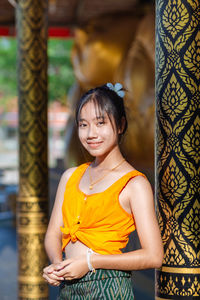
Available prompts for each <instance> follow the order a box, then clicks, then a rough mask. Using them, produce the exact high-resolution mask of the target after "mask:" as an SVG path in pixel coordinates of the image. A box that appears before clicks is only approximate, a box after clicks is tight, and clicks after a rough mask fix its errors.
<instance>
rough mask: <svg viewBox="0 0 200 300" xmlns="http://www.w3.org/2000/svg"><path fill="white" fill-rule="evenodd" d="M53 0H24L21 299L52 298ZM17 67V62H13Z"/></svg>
mask: <svg viewBox="0 0 200 300" xmlns="http://www.w3.org/2000/svg"><path fill="white" fill-rule="evenodd" d="M47 6H48V4H47V0H42V1H41V0H18V1H17V8H16V21H17V39H18V72H17V78H18V95H19V172H20V179H19V195H18V203H17V230H18V250H19V271H18V283H19V295H18V299H23V300H25V299H26V300H28V299H29V300H31V299H35V300H38V299H40V300H42V299H48V286H47V284H46V283H45V282H44V280H43V278H42V269H43V267H44V266H45V265H47V257H46V254H45V250H44V235H45V232H46V228H47V222H48V220H47V214H48V204H47V203H48V165H47ZM13 67H14V66H13Z"/></svg>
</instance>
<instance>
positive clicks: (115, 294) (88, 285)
mask: <svg viewBox="0 0 200 300" xmlns="http://www.w3.org/2000/svg"><path fill="white" fill-rule="evenodd" d="M57 300H134V295H133V290H132V282H131V273H130V272H128V271H118V270H104V269H98V270H96V272H95V273H87V274H86V275H85V276H84V277H82V278H80V279H76V280H65V281H63V282H62V283H61V285H60V290H59V296H58V298H57Z"/></svg>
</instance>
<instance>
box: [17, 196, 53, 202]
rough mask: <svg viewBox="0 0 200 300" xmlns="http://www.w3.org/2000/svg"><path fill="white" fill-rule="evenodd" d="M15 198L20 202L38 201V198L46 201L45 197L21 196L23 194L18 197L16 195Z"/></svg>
mask: <svg viewBox="0 0 200 300" xmlns="http://www.w3.org/2000/svg"><path fill="white" fill-rule="evenodd" d="M17 200H18V201H20V202H38V200H39V201H44V202H46V201H47V197H31V196H26V197H23V196H19V197H17Z"/></svg>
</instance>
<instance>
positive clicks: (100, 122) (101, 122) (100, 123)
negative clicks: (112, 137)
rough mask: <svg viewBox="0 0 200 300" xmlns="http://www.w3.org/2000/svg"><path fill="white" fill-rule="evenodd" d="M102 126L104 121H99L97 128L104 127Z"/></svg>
mask: <svg viewBox="0 0 200 300" xmlns="http://www.w3.org/2000/svg"><path fill="white" fill-rule="evenodd" d="M104 124H105V122H104V121H99V122H98V123H97V125H98V126H102V125H104Z"/></svg>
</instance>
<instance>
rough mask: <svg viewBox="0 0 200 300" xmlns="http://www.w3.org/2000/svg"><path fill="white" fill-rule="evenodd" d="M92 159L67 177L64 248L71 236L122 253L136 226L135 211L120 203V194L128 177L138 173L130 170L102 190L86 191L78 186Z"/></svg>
mask: <svg viewBox="0 0 200 300" xmlns="http://www.w3.org/2000/svg"><path fill="white" fill-rule="evenodd" d="M88 166H89V163H85V164H82V165H80V166H79V167H78V168H77V169H76V170H75V171H74V172H73V174H72V175H71V177H70V178H69V180H68V181H67V184H66V188H65V193H64V201H63V205H62V214H63V223H64V227H61V231H62V233H63V235H62V249H63V250H64V249H65V247H66V245H67V244H68V243H69V241H70V240H71V241H72V242H76V241H77V240H79V241H81V242H82V243H83V244H85V245H86V246H87V247H89V248H91V249H92V250H93V251H95V252H97V253H99V254H119V253H121V250H120V249H123V248H124V247H125V246H126V244H127V243H128V240H129V235H130V233H131V232H132V231H134V230H135V222H134V217H133V215H132V214H129V213H127V212H126V211H125V210H124V209H123V208H122V206H121V205H120V203H119V194H120V192H121V191H122V190H123V188H124V187H125V186H126V184H127V183H128V181H129V180H130V179H131V178H133V177H135V176H138V175H142V176H145V175H144V174H142V173H140V172H139V171H136V170H134V171H131V172H128V173H127V174H125V175H124V176H122V177H121V178H120V179H118V180H117V181H116V182H114V183H113V184H112V185H111V186H110V187H109V188H107V189H106V190H105V191H103V192H100V193H94V194H91V195H86V194H85V193H83V192H82V191H81V190H80V189H79V182H80V180H81V177H82V175H83V174H84V172H85V171H86V169H87V167H88Z"/></svg>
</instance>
